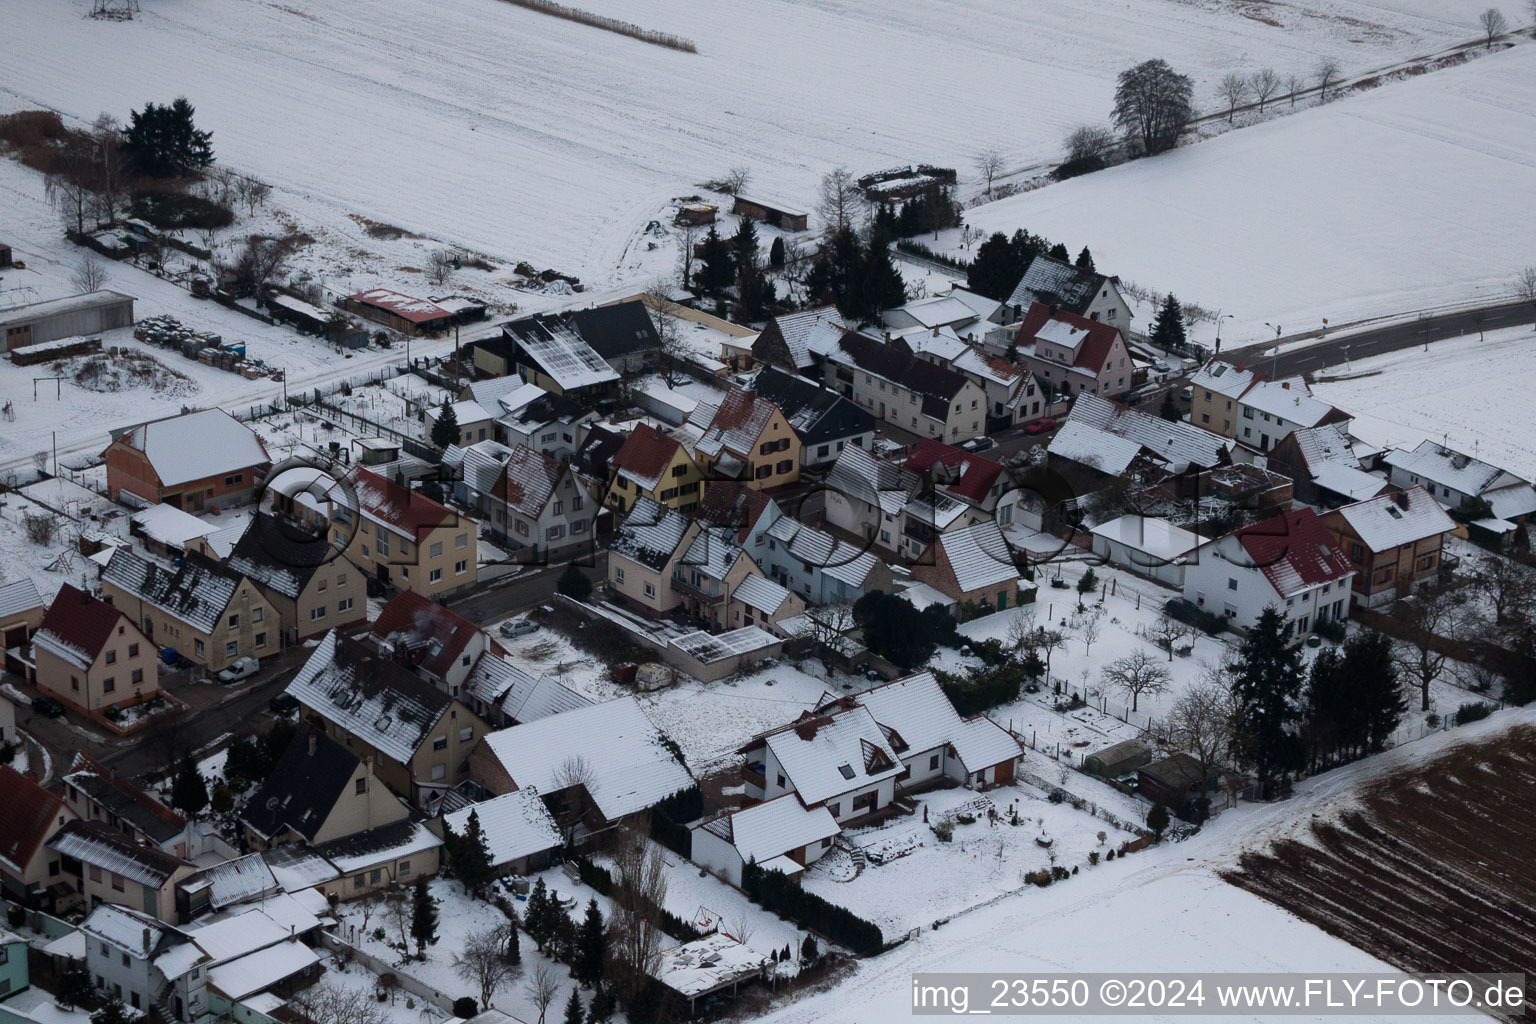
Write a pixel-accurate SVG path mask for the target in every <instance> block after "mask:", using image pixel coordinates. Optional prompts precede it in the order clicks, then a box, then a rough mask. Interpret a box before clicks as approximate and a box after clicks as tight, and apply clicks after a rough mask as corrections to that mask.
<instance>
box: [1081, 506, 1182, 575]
mask: <svg viewBox="0 0 1536 1024" xmlns="http://www.w3.org/2000/svg"><path fill="white" fill-rule="evenodd" d="M1089 532H1090V533H1092V534H1093V535H1094V536H1095V537H1103V538H1104V539H1105V540H1110V541H1114V542H1115V543H1117V544H1120V545H1123V546H1124V547H1126V548H1129V549H1130V550H1132V551H1137V552H1140V553H1141V554H1143V555H1146V556H1147V558H1148V561H1147V563H1146V564H1147V565H1149V566H1151V565H1159V564H1164V563H1167V562H1172V561H1174V560H1175V559H1178V558H1183V557H1184V556H1185V555H1187V554H1189V553H1190V552H1191V551H1193V550H1194V549H1195V548H1197V547H1199V546H1200V545H1201V543H1203V541H1202V540H1201V538H1200V537H1199V536H1197V535H1196V534H1193V533H1191V532H1190V531H1188V530H1186V529H1184V528H1183V527H1181V526H1175V525H1173V524H1172V523H1170V522H1168V520H1166V519H1153V518H1150V517H1148V516H1138V515H1126V516H1121V517H1120V518H1118V519H1111V520H1110V521H1109V522H1107V523H1100V524H1099V525H1098V526H1095V527H1093V528H1092V529H1091V530H1090V531H1089Z"/></svg>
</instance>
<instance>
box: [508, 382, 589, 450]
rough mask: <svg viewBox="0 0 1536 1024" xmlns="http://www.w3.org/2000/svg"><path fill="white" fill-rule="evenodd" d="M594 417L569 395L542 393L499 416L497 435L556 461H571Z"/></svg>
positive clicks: (511, 443) (509, 442)
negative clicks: (566, 396)
mask: <svg viewBox="0 0 1536 1024" xmlns="http://www.w3.org/2000/svg"><path fill="white" fill-rule="evenodd" d="M519 397H521V396H519ZM596 419H597V413H596V412H595V411H593V410H592V409H589V408H584V407H582V406H580V405H578V404H577V403H575V402H573V401H571V400H570V399H568V398H561V397H560V396H558V395H548V394H541V395H539V396H538V397H536V398H534V399H533V401H531V402H527V403H525V404H524V405H522V406H521V407H520V408H517V409H515V410H510V411H508V412H506V413H504V414H502V415H501V416H500V417H498V418H497V420H496V439H497V440H498V441H501V442H502V443H503V444H508V445H512V446H514V447H516V446H517V445H520V444H522V445H527V446H528V447H529V448H532V449H533V450H534V451H536V452H542V453H543V454H545V455H548V456H549V457H550V458H552V459H554V460H555V461H557V462H570V461H571V460H572V459H573V458H575V456H576V452H577V451H578V450H579V449H580V448H581V443H582V439H583V436H584V435H585V434H586V432H587V431H588V430H590V429H591V424H592V423H593V422H594V421H596Z"/></svg>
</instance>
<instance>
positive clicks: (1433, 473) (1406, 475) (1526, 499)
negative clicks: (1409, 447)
mask: <svg viewBox="0 0 1536 1024" xmlns="http://www.w3.org/2000/svg"><path fill="white" fill-rule="evenodd" d="M1382 462H1384V463H1385V464H1386V466H1387V467H1388V470H1389V472H1390V474H1391V480H1392V482H1393V483H1394V484H1396V485H1397V486H1398V487H1404V488H1406V487H1413V486H1415V485H1417V484H1422V485H1423V486H1424V487H1425V489H1427V490H1428V491H1429V493H1430V494H1431V495H1432V496H1433V497H1434V499H1435V500H1436V501H1438V502H1439V503H1440V504H1442V505H1444V506H1445V507H1446V508H1448V509H1460V510H1467V511H1470V510H1474V509H1478V508H1479V507H1480V504H1481V503H1484V502H1486V503H1487V508H1488V511H1489V512H1490V513H1491V514H1490V515H1488V516H1486V517H1484V518H1480V519H1475V520H1473V521H1472V524H1471V525H1473V526H1475V527H1477V528H1478V529H1480V530H1485V531H1487V532H1488V533H1490V534H1492V535H1494V536H1498V537H1504V536H1507V535H1509V534H1512V533H1514V531H1515V530H1516V529H1517V528H1518V527H1519V525H1520V524H1521V523H1524V522H1525V521H1526V519H1527V517H1528V516H1530V514H1531V513H1532V512H1536V488H1533V487H1532V486H1531V485H1530V484H1529V483H1528V482H1527V481H1525V480H1522V479H1521V478H1520V477H1518V476H1515V474H1513V473H1511V472H1509V471H1508V470H1504V469H1500V468H1499V467H1498V466H1495V465H1492V464H1490V463H1487V462H1483V461H1482V460H1481V459H1474V458H1473V457H1472V456H1470V455H1466V454H1463V453H1462V452H1458V451H1455V450H1453V449H1450V448H1447V447H1445V446H1444V445H1439V444H1436V443H1435V442H1433V441H1425V442H1423V443H1421V444H1420V445H1419V446H1418V447H1417V448H1415V449H1413V451H1411V452H1410V451H1404V450H1402V449H1396V448H1395V449H1393V450H1391V451H1389V452H1387V453H1386V454H1385V455H1383V456H1382Z"/></svg>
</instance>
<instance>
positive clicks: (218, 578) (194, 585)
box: [101, 547, 242, 633]
mask: <svg viewBox="0 0 1536 1024" xmlns="http://www.w3.org/2000/svg"><path fill="white" fill-rule="evenodd" d="M241 578H242V577H241V575H240V574H239V573H238V572H236V571H234V570H232V569H229V568H227V567H225V566H223V565H221V564H219V563H218V562H215V561H213V560H212V559H211V558H207V557H205V556H203V555H200V554H197V553H196V552H188V553H187V554H186V556H185V557H184V558H183V559H182V562H181V565H180V566H178V567H176V568H166V567H165V566H162V565H159V564H158V563H156V562H152V561H150V560H149V559H147V558H143V557H141V556H140V555H137V554H135V553H134V552H133V551H130V550H129V549H128V548H126V547H120V548H118V549H117V550H116V551H114V552H113V553H112V558H111V560H110V561H109V562H107V565H106V568H105V569H103V570H102V572H101V581H102V582H103V583H111V584H112V585H113V586H116V587H120V588H121V589H123V590H126V591H127V592H128V593H130V594H133V595H135V596H137V597H138V598H139V599H141V600H143V601H145V602H147V603H148V604H151V605H154V606H155V607H156V608H159V609H160V610H161V611H163V612H165V613H166V614H167V615H170V616H173V617H174V618H177V619H180V620H181V621H183V622H185V623H187V624H188V625H191V626H193V627H195V628H196V629H197V630H198V631H199V632H202V633H212V632H213V631H214V630H215V629H216V628H217V627H218V624H219V619H220V618H222V617H223V615H224V609H225V608H228V607H229V603H230V601H232V600H233V599H234V596H235V591H236V590H238V589H239V587H240V581H241Z"/></svg>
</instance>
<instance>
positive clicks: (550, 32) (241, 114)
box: [0, 0, 1486, 282]
mask: <svg viewBox="0 0 1536 1024" xmlns="http://www.w3.org/2000/svg"><path fill="white" fill-rule="evenodd" d="M4 6H5V10H4V12H3V13H4V15H5V17H4V21H5V24H6V31H5V32H4V33H3V34H0V83H3V85H0V91H3V92H6V93H9V94H10V95H11V97H12V98H13V101H14V102H16V103H18V104H22V103H24V104H31V105H45V106H50V107H54V108H57V109H59V110H61V111H63V112H65V113H67V114H71V115H75V116H78V117H82V118H85V119H86V120H89V119H91V118H93V117H94V116H95V115H96V114H97V113H98V112H100V111H102V110H109V111H111V112H112V113H114V114H116V115H118V116H119V117H123V118H126V115H127V113H128V109H129V107H130V106H138V105H140V104H142V102H143V101H144V100H146V99H155V100H169V99H171V98H173V97H175V96H177V95H183V94H185V95H186V96H188V97H189V98H190V99H191V100H192V102H193V103H194V104H195V105H196V107H197V110H198V117H199V123H200V124H201V125H202V126H204V127H206V128H209V129H211V130H212V131H213V133H214V140H213V141H214V147H215V149H216V151H217V152H218V153H219V155H220V157H221V159H222V160H223V161H225V162H226V163H227V164H229V165H230V166H232V167H234V168H236V169H238V170H241V171H243V172H246V173H250V174H254V175H256V176H258V177H260V178H262V179H264V180H267V181H270V182H272V183H273V184H274V185H275V186H276V187H277V189H278V191H279V195H278V196H277V197H275V200H276V202H278V203H279V205H287V206H299V207H303V209H301V210H300V214H301V219H304V220H316V221H326V220H329V221H333V222H338V224H339V222H340V221H341V220H342V219H343V218H344V216H345V215H346V214H348V213H358V214H361V215H364V216H367V217H369V218H372V219H374V220H378V221H382V222H386V223H390V224H395V225H398V226H399V227H401V228H404V229H407V230H409V231H412V232H416V233H419V234H423V235H428V236H433V237H439V238H444V239H448V240H451V241H453V242H455V243H457V244H460V245H464V246H467V247H469V248H472V249H475V250H479V251H482V252H486V253H489V254H492V255H495V256H500V257H504V258H511V259H527V260H529V261H530V262H532V263H534V264H536V265H541V266H543V265H552V266H555V267H557V268H559V269H561V270H564V271H566V272H569V273H573V274H576V275H578V276H580V277H582V278H584V279H592V280H596V281H599V282H601V281H604V280H608V279H611V278H613V277H615V276H621V275H624V274H633V273H635V272H636V271H637V270H639V269H644V270H645V272H647V273H650V272H653V271H654V265H653V264H654V261H648V260H647V259H645V249H646V245H647V239H646V236H645V235H644V227H645V225H646V224H647V222H648V221H650V220H651V219H653V218H655V217H657V216H658V214H659V213H660V211H661V210H662V208H663V207H664V206H665V205H666V203H667V200H668V199H669V198H671V197H674V196H678V195H682V194H687V193H690V192H692V191H693V190H694V187H695V185H696V183H698V182H700V181H702V180H704V179H706V178H708V177H711V176H714V175H718V174H721V173H723V172H724V171H725V170H726V169H727V168H730V167H733V166H748V167H750V168H751V169H752V172H753V175H752V177H753V184H752V191H754V192H759V193H764V194H766V195H767V196H768V197H770V198H775V199H779V200H781V201H783V202H785V203H787V204H789V205H791V206H797V207H800V208H802V209H804V208H809V207H811V206H812V205H814V199H813V196H814V189H815V185H816V183H817V182H818V181H819V180H820V178H821V176H822V175H823V174H824V173H826V172H827V171H828V170H830V169H832V168H833V167H836V166H838V165H847V166H848V167H850V168H852V169H855V170H856V171H857V172H858V173H863V172H866V171H874V170H879V169H882V168H885V167H889V166H892V165H897V164H907V163H912V162H917V161H933V162H938V163H941V164H946V165H949V166H955V167H958V168H961V169H962V173H963V174H965V175H966V176H968V177H969V176H973V172H972V169H971V165H972V163H973V160H974V157H975V154H976V153H977V152H979V151H980V150H982V149H984V148H986V147H988V146H993V145H996V146H998V147H999V148H1000V149H1002V150H1004V152H1005V153H1006V154H1007V156H1008V157H1009V159H1010V163H1011V165H1014V166H1017V165H1022V164H1025V163H1030V162H1033V161H1036V160H1039V159H1046V158H1053V157H1055V156H1056V154H1057V152H1058V151H1059V148H1060V143H1061V140H1062V138H1063V137H1064V135H1065V134H1066V132H1067V130H1068V129H1069V128H1070V127H1072V126H1073V125H1076V124H1079V123H1082V122H1097V121H1102V120H1103V119H1104V118H1105V116H1106V114H1107V112H1108V109H1109V106H1110V98H1111V95H1112V93H1113V88H1114V78H1115V75H1116V74H1118V73H1119V72H1120V71H1121V70H1122V69H1124V68H1125V67H1128V66H1129V65H1131V64H1133V63H1135V62H1136V61H1138V60H1142V59H1145V58H1147V57H1150V56H1160V57H1163V58H1165V59H1166V60H1168V61H1169V62H1170V63H1171V64H1173V65H1174V66H1175V67H1177V68H1180V69H1182V70H1184V71H1186V72H1188V73H1190V74H1191V75H1192V76H1193V77H1194V78H1195V79H1196V89H1197V98H1198V102H1199V103H1200V104H1201V105H1203V106H1206V107H1212V106H1214V104H1215V98H1214V85H1215V83H1216V81H1217V80H1218V79H1219V78H1220V77H1221V75H1222V74H1223V73H1224V72H1226V71H1230V70H1241V71H1245V72H1247V71H1252V70H1255V69H1257V68H1259V67H1263V66H1273V67H1274V68H1276V69H1277V70H1278V71H1280V72H1281V73H1282V75H1283V74H1285V73H1287V72H1292V71H1294V72H1297V73H1299V74H1302V75H1304V76H1305V75H1308V74H1310V71H1311V69H1312V68H1313V67H1314V66H1315V65H1316V63H1317V60H1318V58H1319V57H1320V56H1323V55H1327V56H1332V57H1335V58H1337V59H1338V60H1339V61H1340V62H1341V63H1342V64H1343V66H1344V68H1345V70H1346V71H1350V70H1356V71H1359V70H1365V69H1368V68H1373V67H1378V66H1382V65H1384V64H1387V63H1391V62H1393V61H1396V60H1400V59H1404V58H1408V57H1412V56H1417V55H1420V54H1426V53H1430V52H1433V51H1436V50H1438V49H1441V48H1443V47H1444V46H1446V45H1448V44H1451V43H1457V42H1462V41H1465V40H1469V39H1471V38H1473V37H1474V36H1475V35H1476V29H1475V24H1476V17H1477V14H1478V13H1479V12H1480V11H1481V9H1482V8H1483V7H1484V6H1486V4H1485V2H1484V0H1386V2H1382V3H1370V2H1367V0H1300V2H1297V3H1292V4H1287V5H1281V4H1266V5H1262V6H1261V7H1259V8H1257V9H1254V8H1253V7H1252V5H1245V4H1236V3H1225V2H1222V3H1217V2H1205V3H1170V2H1168V0H1076V2H1068V0H1051V2H1048V3H1036V4H1030V5H1027V6H1023V7H1021V6H1020V5H1019V4H1017V3H1012V2H1009V0H954V2H949V3H944V4H931V3H922V2H917V0H901V2H893V3H885V4H873V5H851V6H850V5H844V4H838V5H827V4H824V3H820V2H817V0H753V2H750V3H737V4H733V5H731V6H730V8H729V12H728V16H726V14H725V12H723V11H718V12H717V11H716V10H714V9H712V8H703V7H701V6H700V5H699V4H697V3H696V2H690V0H650V2H647V3H644V4H639V3H634V2H625V0H584V2H583V3H582V4H581V5H580V6H582V7H585V8H587V9H590V10H594V11H596V12H598V13H603V14H611V15H614V16H617V17H621V18H624V19H626V20H630V21H635V22H639V23H641V24H643V25H644V26H645V27H647V28H654V29H658V30H661V31H667V32H672V33H676V34H678V35H683V36H686V37H688V38H691V39H693V40H694V41H695V42H696V43H697V45H698V51H699V52H698V53H697V54H688V53H681V52H678V51H674V50H670V49H664V48H661V47H656V46H649V45H646V44H644V43H640V42H637V41H635V40H632V39H628V38H626V37H622V36H617V35H614V34H611V33H607V32H603V31H600V30H598V29H594V28H589V27H587V26H583V25H578V24H574V23H572V22H568V21H563V20H559V19H555V18H551V17H548V16H546V15H543V14H539V13H535V12H533V11H529V10H525V9H522V8H519V7H516V6H513V5H510V4H503V3H498V2H497V0H454V2H452V3H441V2H439V3H427V2H425V0H301V2H297V3H288V4H280V3H272V4H265V3H263V4H257V3H248V2H243V0H210V2H208V3H200V4H197V5H194V6H187V5H183V4H177V3H173V2H170V0H149V2H146V3H144V4H143V12H142V14H141V15H140V16H139V18H137V19H136V20H135V21H133V22H131V23H126V24H120V23H108V22H99V21H93V20H90V19H88V18H85V17H83V16H82V15H83V13H84V12H85V11H86V10H87V9H88V6H89V5H88V4H87V2H86V0H69V2H68V3H66V4H62V5H60V4H26V3H24V2H22V0H8V2H7V3H6V4H5V5H4ZM1090 25H1091V26H1092V31H1091V32H1085V31H1084V26H1090ZM130 82H131V83H132V88H131V89H129V90H128V91H126V92H125V91H124V88H123V84H124V83H130ZM1043 97H1048V98H1049V102H1041V101H1040V99H1041V98H1043ZM1021 98H1023V99H1024V103H1023V105H1021V102H1020V101H1021ZM311 214H312V215H311ZM1129 228H1130V225H1127V229H1128V230H1129ZM1079 244H1081V243H1079ZM668 255H669V256H670V254H668Z"/></svg>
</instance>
